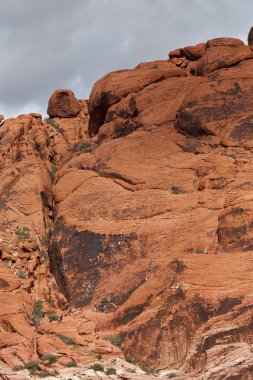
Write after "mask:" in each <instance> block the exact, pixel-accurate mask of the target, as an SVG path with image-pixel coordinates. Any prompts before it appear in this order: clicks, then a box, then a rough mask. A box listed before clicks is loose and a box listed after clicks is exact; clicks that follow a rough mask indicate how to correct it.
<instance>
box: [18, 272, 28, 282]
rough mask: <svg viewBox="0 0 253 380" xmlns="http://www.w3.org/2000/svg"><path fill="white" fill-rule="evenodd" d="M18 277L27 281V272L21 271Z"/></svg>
mask: <svg viewBox="0 0 253 380" xmlns="http://www.w3.org/2000/svg"><path fill="white" fill-rule="evenodd" d="M18 277H19V278H22V280H25V279H26V275H25V272H23V271H22V270H20V271H19V272H18Z"/></svg>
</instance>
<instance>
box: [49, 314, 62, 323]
mask: <svg viewBox="0 0 253 380" xmlns="http://www.w3.org/2000/svg"><path fill="white" fill-rule="evenodd" d="M47 316H48V319H49V321H50V322H53V321H59V320H60V317H59V315H58V314H57V313H55V312H54V311H49V312H48V313H47Z"/></svg>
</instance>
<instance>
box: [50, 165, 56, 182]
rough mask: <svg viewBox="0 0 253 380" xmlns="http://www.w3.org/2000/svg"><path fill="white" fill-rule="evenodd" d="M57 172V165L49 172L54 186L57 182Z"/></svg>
mask: <svg viewBox="0 0 253 380" xmlns="http://www.w3.org/2000/svg"><path fill="white" fill-rule="evenodd" d="M56 172H57V166H56V165H54V164H53V165H52V169H51V170H50V172H49V176H50V179H51V183H52V184H53V183H54V181H55V175H56Z"/></svg>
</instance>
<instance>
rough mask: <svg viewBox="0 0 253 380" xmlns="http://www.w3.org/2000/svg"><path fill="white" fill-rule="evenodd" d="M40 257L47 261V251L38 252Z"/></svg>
mask: <svg viewBox="0 0 253 380" xmlns="http://www.w3.org/2000/svg"><path fill="white" fill-rule="evenodd" d="M42 257H44V258H45V259H46V261H48V253H47V252H46V251H41V252H40V259H42Z"/></svg>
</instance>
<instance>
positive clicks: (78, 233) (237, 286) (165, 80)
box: [0, 38, 253, 380]
mask: <svg viewBox="0 0 253 380" xmlns="http://www.w3.org/2000/svg"><path fill="white" fill-rule="evenodd" d="M169 57H170V60H169V61H168V62H167V61H154V62H150V63H149V62H145V63H142V64H140V65H138V66H137V67H136V68H135V69H133V70H123V71H118V72H115V73H110V74H108V75H106V76H105V77H103V78H102V79H100V80H99V81H98V82H97V83H95V85H94V87H93V89H92V92H91V95H90V99H89V103H88V104H87V102H85V101H79V102H78V101H77V100H76V99H75V97H74V95H72V94H70V93H68V95H67V96H68V98H67V99H70V101H69V100H68V101H67V102H65V100H66V99H65V95H64V98H63V100H62V97H61V96H58V95H59V93H58V92H56V93H54V95H53V96H52V97H51V99H50V104H49V109H50V111H49V115H50V116H51V117H50V118H49V119H47V120H46V121H42V120H41V117H40V115H36V114H31V115H22V116H20V117H18V118H16V119H9V120H6V121H4V123H3V125H2V127H1V131H0V138H1V148H0V155H1V156H0V157H1V158H0V165H1V172H0V175H1V181H0V187H1V199H0V224H1V235H0V238H1V239H2V240H1V242H0V243H1V246H0V255H1V257H0V260H1V265H2V267H0V298H1V304H3V305H5V306H4V307H3V309H2V311H0V363H1V364H2V365H5V366H9V367H12V366H14V365H23V364H24V363H26V362H27V361H29V360H31V359H34V360H36V361H37V363H38V365H39V370H42V369H44V368H51V369H52V368H55V369H59V368H60V367H62V366H65V365H66V363H67V362H68V361H70V360H74V361H76V362H77V364H78V365H87V364H88V363H90V362H94V361H95V360H96V359H97V356H98V355H100V356H101V355H102V360H104V359H109V358H111V357H112V356H121V357H123V354H124V355H125V358H126V359H127V360H128V361H132V362H137V363H138V365H145V366H148V367H152V368H160V369H163V370H164V371H162V374H164V376H168V377H169V376H171V377H172V376H174V374H176V375H177V378H178V379H184V380H185V379H189V380H190V379H191V380H193V379H196V380H222V379H225V380H231V379H242V380H247V379H251V378H252V370H253V354H252V344H253V338H252V310H253V309H252V307H253V300H252V294H251V285H252V272H253V262H252V253H253V248H252V247H253V232H252V223H253V221H252V188H253V184H252V180H251V172H252V149H253V145H252V141H253V139H252V137H253V132H252V131H253V123H252V120H253V114H252V109H253V104H252V93H253V90H252V89H253V82H252V81H253V76H252V72H253V55H252V50H251V48H250V47H248V46H245V45H244V44H243V42H242V41H239V40H237V39H228V38H222V39H214V40H210V41H208V42H207V43H201V44H199V45H197V46H195V47H194V46H188V47H185V48H182V49H177V50H175V51H173V52H171V53H170V54H169ZM60 91H62V90H60ZM57 94H58V95H57ZM72 103H73V104H74V105H73V104H72ZM77 104H78V106H77ZM75 105H76V106H75ZM75 107H76V111H73V109H75ZM78 107H79V108H78ZM77 109H78V111H77ZM52 110H53V111H52ZM88 110H89V115H88ZM75 112H76V113H75ZM56 116H57V117H56ZM48 256H49V257H48ZM49 261H50V264H49ZM49 266H50V270H49ZM50 272H51V273H52V274H51V273H50ZM7 300H8V301H9V304H7ZM38 301H41V302H42V303H41V302H39V303H38ZM34 307H35V309H34ZM36 308H37V309H36ZM66 337H67V338H66ZM71 339H72V340H71ZM110 341H111V343H113V344H111V343H110ZM66 342H68V343H70V344H66ZM76 344H77V345H78V347H77V348H76V349H73V346H75V345H76ZM47 354H51V355H52V354H53V355H56V356H57V358H58V359H57V363H55V364H54V365H53V366H52V367H50V365H49V364H48V363H47V362H46V363H44V362H43V357H44V356H45V355H47ZM100 356H99V357H100ZM100 360H101V358H100ZM129 376H132V375H129Z"/></svg>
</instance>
